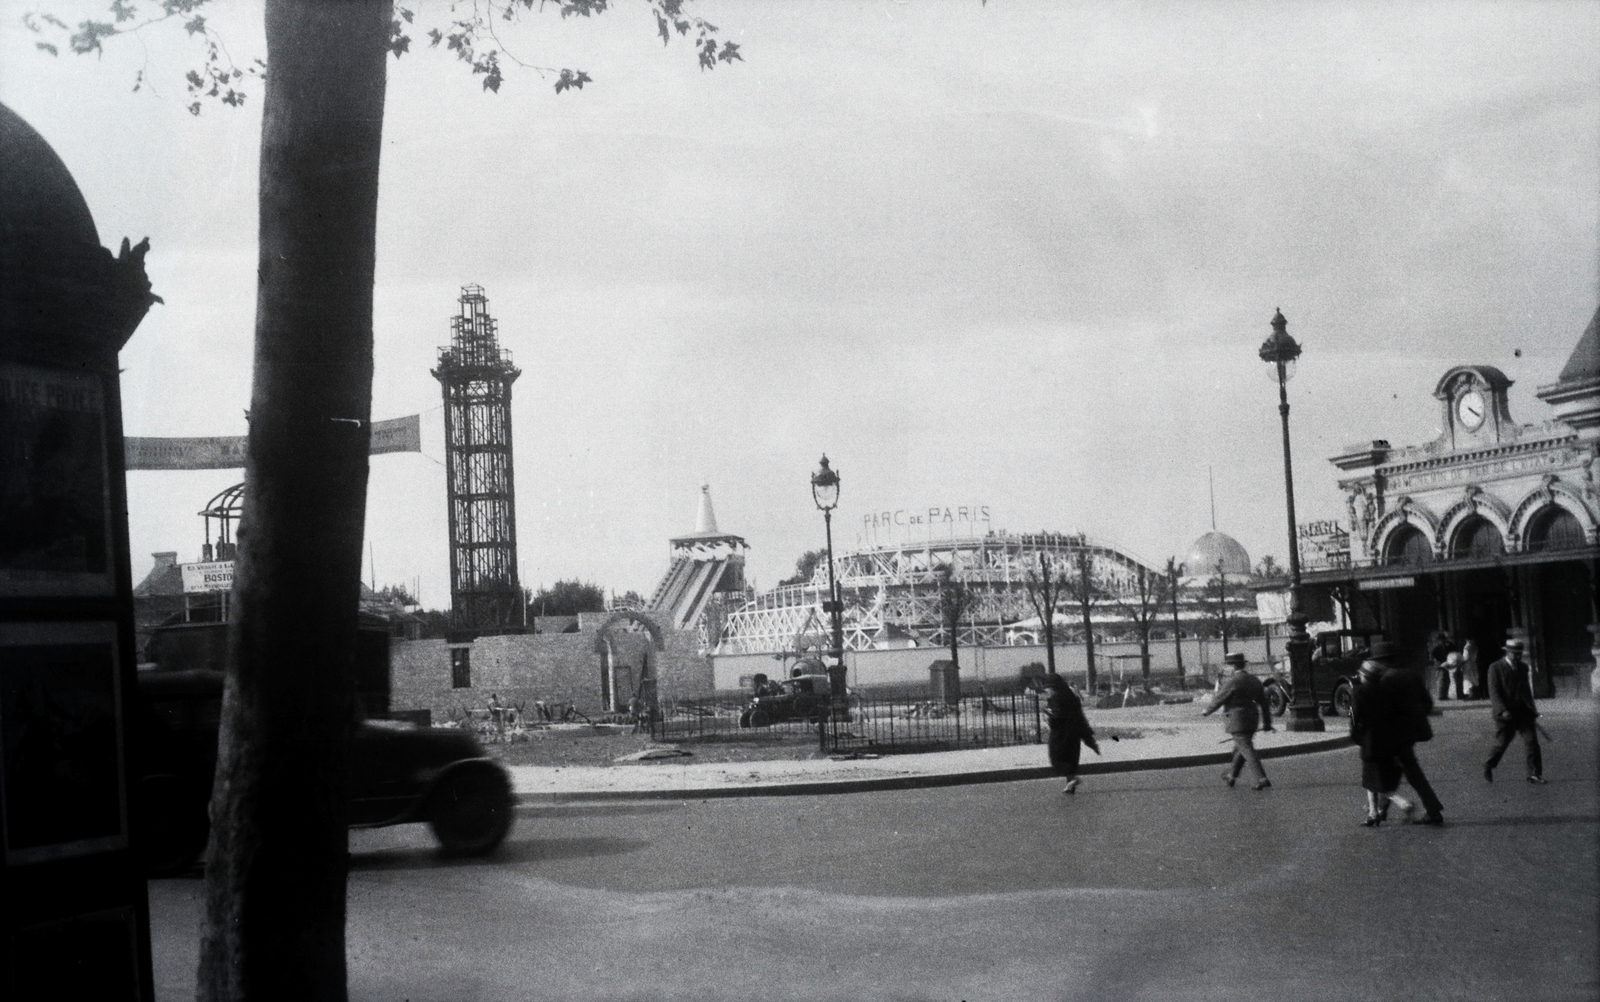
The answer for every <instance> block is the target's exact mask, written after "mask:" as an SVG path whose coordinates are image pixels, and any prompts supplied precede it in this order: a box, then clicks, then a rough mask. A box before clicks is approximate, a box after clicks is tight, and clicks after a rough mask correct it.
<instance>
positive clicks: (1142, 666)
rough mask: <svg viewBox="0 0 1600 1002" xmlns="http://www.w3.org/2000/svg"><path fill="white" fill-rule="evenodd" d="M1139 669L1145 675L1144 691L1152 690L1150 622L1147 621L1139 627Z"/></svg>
mask: <svg viewBox="0 0 1600 1002" xmlns="http://www.w3.org/2000/svg"><path fill="white" fill-rule="evenodd" d="M1139 671H1140V673H1141V674H1142V675H1144V691H1145V692H1149V691H1150V623H1149V622H1148V621H1146V622H1145V623H1143V624H1142V625H1141V627H1140V629H1139Z"/></svg>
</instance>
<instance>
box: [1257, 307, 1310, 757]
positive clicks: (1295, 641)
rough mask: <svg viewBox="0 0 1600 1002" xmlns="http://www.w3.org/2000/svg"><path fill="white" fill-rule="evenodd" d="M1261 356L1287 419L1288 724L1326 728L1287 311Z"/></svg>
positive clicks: (1277, 318)
mask: <svg viewBox="0 0 1600 1002" xmlns="http://www.w3.org/2000/svg"><path fill="white" fill-rule="evenodd" d="M1260 355H1261V360H1262V361H1263V362H1268V363H1271V364H1272V365H1274V366H1276V367H1277V370H1278V372H1277V375H1278V416H1279V418H1281V419H1282V421H1283V492H1284V497H1285V499H1286V500H1287V502H1288V506H1289V639H1288V641H1287V642H1286V643H1285V644H1284V647H1285V648H1286V649H1287V650H1288V653H1289V684H1290V685H1291V686H1293V687H1294V702H1292V703H1291V704H1290V705H1289V719H1288V720H1287V721H1285V722H1284V726H1285V727H1286V728H1287V729H1288V730H1291V731H1320V730H1323V729H1324V727H1323V723H1322V714H1321V713H1320V712H1319V711H1318V709H1317V694H1316V692H1315V691H1314V690H1313V688H1312V683H1311V637H1310V636H1308V635H1307V634H1306V612H1305V603H1304V601H1303V599H1302V597H1301V594H1300V539H1299V533H1298V531H1297V529H1296V523H1295V519H1294V468H1293V466H1292V465H1291V463H1290V460H1289V385H1288V384H1289V377H1290V374H1291V371H1292V370H1291V368H1290V367H1291V366H1293V365H1294V360H1295V359H1297V358H1299V357H1300V345H1298V344H1296V343H1295V340H1294V338H1292V337H1290V336H1289V321H1287V320H1285V319H1284V318H1283V311H1281V310H1275V311H1274V312H1273V315H1272V336H1271V337H1269V338H1267V340H1266V342H1265V343H1263V344H1262V345H1261V352H1260Z"/></svg>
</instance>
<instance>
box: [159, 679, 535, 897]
mask: <svg viewBox="0 0 1600 1002" xmlns="http://www.w3.org/2000/svg"><path fill="white" fill-rule="evenodd" d="M222 678H223V675H222V672H220V671H213V670H209V669H204V668H191V669H179V670H161V669H145V670H141V671H140V672H139V674H138V699H137V702H138V716H137V720H136V722H135V727H136V732H135V733H136V740H137V742H138V761H139V763H140V766H141V769H140V771H141V776H140V797H139V805H140V812H139V815H138V816H137V817H136V819H135V826H134V839H135V844H136V845H137V846H138V848H139V851H140V854H141V856H142V857H143V859H144V861H145V867H146V869H147V870H148V871H149V872H150V873H153V874H170V873H179V872H182V871H184V870H187V869H188V868H189V867H191V866H193V865H194V862H195V860H196V859H198V858H199V856H200V854H201V852H203V851H204V850H205V846H206V839H207V838H208V837H209V835H210V821H209V819H208V812H207V807H208V805H209V804H210V801H211V784H212V778H213V776H214V774H215V772H216V764H217V731H218V725H219V722H220V719H221V710H222ZM345 754H346V775H347V777H348V778H347V786H348V792H349V797H350V801H349V803H350V806H349V810H350V825H351V827H353V828H375V827H380V826H384V825H397V824H404V823H406V822H413V821H425V822H427V823H428V824H429V826H430V827H432V829H433V834H434V836H435V837H436V838H437V839H438V840H439V844H440V846H441V847H442V848H443V849H444V851H445V852H447V853H450V854H452V855H468V856H477V855H484V854H487V853H489V852H492V851H493V850H494V849H495V847H496V846H498V845H499V844H500V843H501V841H502V840H503V839H504V838H505V837H506V833H507V832H509V831H510V829H511V821H512V813H513V807H514V803H513V799H512V795H511V778H510V774H509V773H508V772H507V771H506V768H505V766H503V765H501V764H500V763H499V762H498V761H496V760H495V759H493V758H490V757H488V756H487V755H486V754H485V753H484V750H483V747H482V746H481V745H480V744H478V740H477V738H475V737H474V736H473V735H472V734H470V733H468V732H466V731H460V730H455V729H449V728H431V727H419V726H417V725H416V724H412V723H407V722H402V721H398V720H360V721H359V722H357V723H356V725H355V726H354V728H353V729H352V731H351V734H350V740H349V744H348V746H347V747H346V752H345Z"/></svg>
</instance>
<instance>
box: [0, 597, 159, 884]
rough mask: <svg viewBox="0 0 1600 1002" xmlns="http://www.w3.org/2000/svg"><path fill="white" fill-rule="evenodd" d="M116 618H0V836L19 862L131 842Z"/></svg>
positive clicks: (7, 852) (12, 860) (11, 856)
mask: <svg viewBox="0 0 1600 1002" xmlns="http://www.w3.org/2000/svg"><path fill="white" fill-rule="evenodd" d="M118 688H119V681H118V667H117V631H116V624H114V623H110V622H105V623H6V624H0V838H3V840H4V847H5V855H6V860H7V862H8V864H10V865H13V866H15V865H22V864H28V863H38V862H43V861H45V860H53V859H63V858H66V857H70V856H80V855H85V854H87V853H94V852H105V851H108V850H112V849H120V848H123V847H125V846H126V845H127V844H128V824H127V799H126V795H125V791H124V788H123V770H124V764H123V760H122V736H121V721H120V719H119V717H118V713H117V708H118V705H119V692H118Z"/></svg>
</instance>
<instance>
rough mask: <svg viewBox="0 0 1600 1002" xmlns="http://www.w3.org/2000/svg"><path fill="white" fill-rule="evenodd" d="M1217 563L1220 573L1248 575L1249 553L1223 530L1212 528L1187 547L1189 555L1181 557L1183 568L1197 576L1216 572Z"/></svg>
mask: <svg viewBox="0 0 1600 1002" xmlns="http://www.w3.org/2000/svg"><path fill="white" fill-rule="evenodd" d="M1219 563H1220V564H1221V565H1222V573H1224V574H1227V575H1228V576H1230V577H1233V576H1238V577H1248V576H1249V575H1250V573H1251V571H1250V554H1249V553H1248V552H1246V551H1245V548H1244V547H1243V546H1240V545H1239V541H1238V540H1237V539H1234V538H1233V537H1232V536H1230V535H1228V534H1227V533H1225V532H1217V531H1215V530H1213V531H1211V532H1208V533H1206V534H1205V535H1204V536H1201V537H1200V538H1199V539H1197V540H1195V541H1194V544H1193V545H1191V546H1190V547H1189V555H1188V556H1186V557H1184V558H1183V564H1184V568H1185V569H1186V570H1187V571H1188V573H1189V574H1190V575H1192V576H1198V577H1211V576H1212V575H1214V574H1216V573H1217V565H1218V564H1219Z"/></svg>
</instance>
